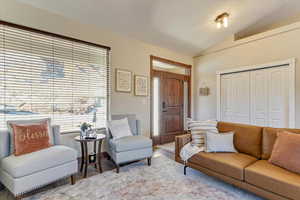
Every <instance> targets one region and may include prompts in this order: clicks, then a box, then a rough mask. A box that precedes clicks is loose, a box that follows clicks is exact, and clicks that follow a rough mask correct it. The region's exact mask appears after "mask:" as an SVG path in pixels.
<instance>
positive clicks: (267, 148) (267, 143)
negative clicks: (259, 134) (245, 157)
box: [261, 127, 300, 160]
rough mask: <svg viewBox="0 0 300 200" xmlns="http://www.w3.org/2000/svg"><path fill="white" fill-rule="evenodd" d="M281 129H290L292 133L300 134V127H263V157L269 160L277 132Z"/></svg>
mask: <svg viewBox="0 0 300 200" xmlns="http://www.w3.org/2000/svg"><path fill="white" fill-rule="evenodd" d="M279 131H288V132H290V133H295V134H300V129H288V128H270V127H266V128H264V129H263V140H262V156H261V157H262V159H264V160H268V159H269V158H270V156H271V154H272V151H273V146H274V144H275V141H276V139H277V133H278V132H279Z"/></svg>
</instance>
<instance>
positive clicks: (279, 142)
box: [269, 131, 300, 174]
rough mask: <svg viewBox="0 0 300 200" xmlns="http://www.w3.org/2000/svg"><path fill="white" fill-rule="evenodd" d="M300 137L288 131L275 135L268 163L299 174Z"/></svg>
mask: <svg viewBox="0 0 300 200" xmlns="http://www.w3.org/2000/svg"><path fill="white" fill-rule="evenodd" d="M299 155H300V135H298V134H295V133H290V132H288V131H280V132H278V133H277V139H276V141H275V144H274V147H273V150H272V154H271V157H270V159H269V162H270V163H272V164H274V165H277V166H279V167H282V168H285V169H287V170H289V171H292V172H296V173H299V174H300V167H299V166H300V159H299Z"/></svg>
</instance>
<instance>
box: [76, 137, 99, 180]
mask: <svg viewBox="0 0 300 200" xmlns="http://www.w3.org/2000/svg"><path fill="white" fill-rule="evenodd" d="M104 138H105V135H104V134H97V137H96V138H95V139H85V138H81V137H80V136H76V137H75V138H74V139H75V141H77V142H80V145H81V164H80V172H82V171H83V169H84V175H83V177H84V178H86V177H87V168H88V166H89V165H94V166H95V168H96V169H97V168H98V170H99V173H102V167H101V146H102V141H103V139H104ZM89 142H93V143H94V152H93V153H92V154H89V151H88V143H89ZM97 142H98V152H97V151H96V148H97ZM97 154H98V155H97ZM97 165H98V166H97Z"/></svg>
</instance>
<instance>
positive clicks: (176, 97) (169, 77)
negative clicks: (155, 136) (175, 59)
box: [160, 73, 184, 143]
mask: <svg viewBox="0 0 300 200" xmlns="http://www.w3.org/2000/svg"><path fill="white" fill-rule="evenodd" d="M183 82H184V79H182V76H181V75H177V74H170V73H164V75H163V77H162V79H161V90H162V93H161V105H162V109H161V130H160V133H161V134H160V140H161V143H168V142H172V141H174V138H175V136H176V135H179V134H182V133H183V131H184V128H183V120H184V119H183V116H184V115H183V97H184V94H183Z"/></svg>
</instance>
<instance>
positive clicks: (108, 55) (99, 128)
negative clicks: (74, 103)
mask: <svg viewBox="0 0 300 200" xmlns="http://www.w3.org/2000/svg"><path fill="white" fill-rule="evenodd" d="M0 25H4V26H9V27H12V28H16V29H20V30H24V31H29V32H33V33H38V34H41V35H44V36H50V37H55V38H57V39H63V40H68V41H71V42H76V43H81V44H85V45H89V46H94V47H98V48H102V49H105V50H106V67H107V69H108V70H107V88H106V89H107V96H106V98H107V100H106V101H107V103H106V118H107V119H109V116H110V104H111V99H110V98H111V68H110V59H111V47H109V46H105V45H102V44H97V43H93V42H88V41H84V40H80V39H77V38H73V37H69V36H65V35H61V34H57V33H52V32H48V31H44V30H40V29H36V28H31V27H28V26H24V25H19V24H15V23H11V22H7V21H3V20H0ZM95 129H96V130H105V129H106V127H98V128H97V127H95ZM76 132H78V131H76V130H66V131H62V132H61V133H62V134H68V133H76Z"/></svg>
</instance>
